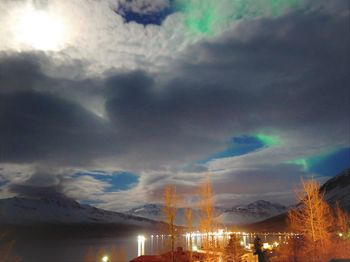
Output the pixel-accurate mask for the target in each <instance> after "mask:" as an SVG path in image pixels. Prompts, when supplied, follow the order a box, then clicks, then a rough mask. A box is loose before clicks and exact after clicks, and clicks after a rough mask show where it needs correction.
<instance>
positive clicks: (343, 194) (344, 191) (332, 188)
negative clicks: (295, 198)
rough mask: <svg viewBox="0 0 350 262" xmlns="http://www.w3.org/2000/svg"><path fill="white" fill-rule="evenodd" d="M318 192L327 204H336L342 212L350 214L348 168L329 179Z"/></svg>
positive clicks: (349, 169)
mask: <svg viewBox="0 0 350 262" xmlns="http://www.w3.org/2000/svg"><path fill="white" fill-rule="evenodd" d="M320 191H321V192H322V193H324V197H325V199H326V200H327V202H328V203H330V204H331V205H334V204H335V203H336V202H338V203H339V204H340V206H341V207H342V208H343V209H344V210H346V211H347V212H350V168H348V169H346V170H344V171H343V172H341V173H339V174H338V175H336V176H335V177H333V178H331V179H329V180H328V181H327V182H326V183H324V184H323V185H322V186H321V188H320Z"/></svg>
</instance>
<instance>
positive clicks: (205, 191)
mask: <svg viewBox="0 0 350 262" xmlns="http://www.w3.org/2000/svg"><path fill="white" fill-rule="evenodd" d="M199 210H200V220H199V228H200V231H201V232H204V233H205V234H206V237H205V238H204V239H203V248H204V249H205V250H206V251H207V253H208V254H209V253H210V251H213V249H214V241H213V239H210V232H213V231H214V201H213V189H212V185H211V181H210V178H209V175H208V176H207V178H206V180H205V181H204V182H203V183H202V184H201V185H200V186H199ZM209 257H210V256H209V255H207V258H206V259H207V260H209V259H210V258H209Z"/></svg>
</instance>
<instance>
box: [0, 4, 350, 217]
mask: <svg viewBox="0 0 350 262" xmlns="http://www.w3.org/2000/svg"><path fill="white" fill-rule="evenodd" d="M349 13H350V11H349V2H348V1H347V0H332V1H329V0H261V1H260V0H259V1H255V0H220V1H212V0H1V1H0V24H1V27H0V37H1V41H0V123H1V129H0V197H1V198H6V197H11V196H16V195H18V196H26V197H33V196H40V195H42V194H51V193H63V194H65V195H67V196H69V197H72V198H75V199H77V200H79V201H81V202H84V203H91V204H94V205H96V206H100V207H103V208H107V209H112V210H127V209H128V208H130V207H134V206H137V205H141V204H144V203H146V202H148V203H150V202H152V203H153V202H158V201H159V199H160V196H161V194H162V190H163V187H164V185H168V184H173V185H176V186H177V192H178V193H179V194H180V195H181V197H182V199H183V202H184V203H186V202H188V201H189V200H188V199H191V196H192V195H193V194H194V193H195V191H196V187H197V186H198V184H199V183H200V182H201V181H202V180H203V179H204V178H205V177H206V175H207V174H210V177H211V181H212V183H213V186H214V192H215V198H216V203H217V204H218V205H222V206H233V205H236V204H241V203H248V202H250V201H254V200H258V199H265V200H270V201H273V202H279V203H282V204H291V203H293V201H294V196H293V190H294V189H295V188H296V187H297V185H298V183H299V181H300V177H301V176H304V177H311V176H313V177H315V178H317V179H319V180H320V181H324V180H325V179H327V178H329V177H331V176H334V175H336V174H337V173H338V172H339V171H341V170H343V169H344V168H347V167H349V166H350V135H349V134H350V130H349V126H350V123H349V121H350V120H349V112H350V101H349V99H350V94H349V84H350V81H349V78H350V76H349V70H350V62H349V57H350V54H349V46H350V43H349V38H350V36H349V31H350V30H349V28H350V26H349Z"/></svg>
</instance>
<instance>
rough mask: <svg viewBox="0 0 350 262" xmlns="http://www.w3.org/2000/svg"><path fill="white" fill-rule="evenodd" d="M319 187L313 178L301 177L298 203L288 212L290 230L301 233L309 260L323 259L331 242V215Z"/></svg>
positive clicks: (305, 254)
mask: <svg viewBox="0 0 350 262" xmlns="http://www.w3.org/2000/svg"><path fill="white" fill-rule="evenodd" d="M319 188H320V184H319V183H318V182H316V181H315V180H313V179H312V180H309V181H304V180H303V179H302V181H301V189H302V190H301V192H300V193H298V194H297V197H298V199H299V201H300V205H299V206H298V207H297V208H295V209H293V210H291V211H290V212H289V214H288V216H289V219H290V225H291V228H292V230H294V231H296V232H299V233H301V234H302V235H303V238H304V252H305V253H304V256H306V257H307V258H308V261H310V262H311V261H323V260H325V258H326V257H327V255H328V253H329V252H330V247H331V243H332V241H331V240H332V233H331V227H332V225H333V217H332V215H331V209H330V207H329V205H328V204H327V203H326V202H325V200H324V198H323V194H322V193H320V192H319Z"/></svg>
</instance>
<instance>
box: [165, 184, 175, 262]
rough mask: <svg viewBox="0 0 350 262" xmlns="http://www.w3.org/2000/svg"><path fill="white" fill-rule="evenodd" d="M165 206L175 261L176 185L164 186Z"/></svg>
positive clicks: (173, 259)
mask: <svg viewBox="0 0 350 262" xmlns="http://www.w3.org/2000/svg"><path fill="white" fill-rule="evenodd" d="M163 200H164V207H163V213H164V215H165V218H166V221H167V223H168V231H169V234H170V237H171V254H172V255H171V257H172V261H173V262H174V261H175V258H174V251H175V217H176V189H175V187H174V186H166V187H165V188H164V195H163Z"/></svg>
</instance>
